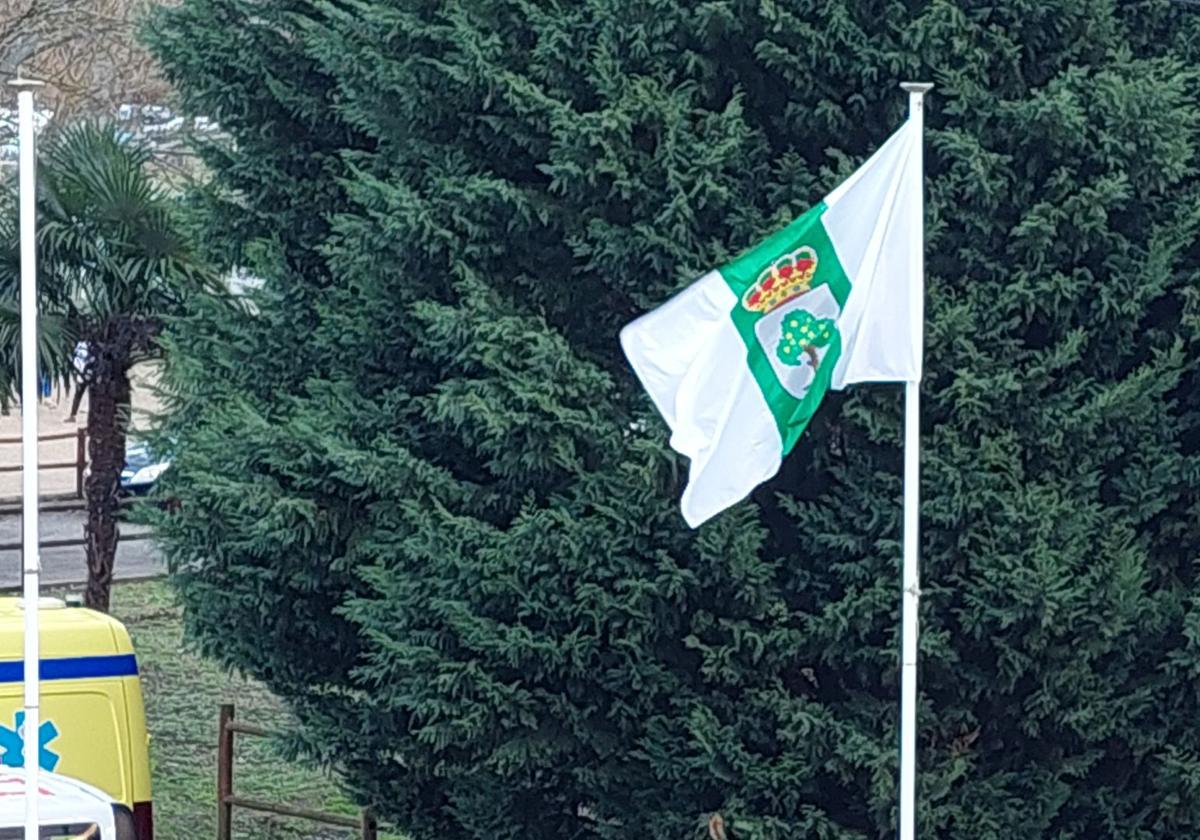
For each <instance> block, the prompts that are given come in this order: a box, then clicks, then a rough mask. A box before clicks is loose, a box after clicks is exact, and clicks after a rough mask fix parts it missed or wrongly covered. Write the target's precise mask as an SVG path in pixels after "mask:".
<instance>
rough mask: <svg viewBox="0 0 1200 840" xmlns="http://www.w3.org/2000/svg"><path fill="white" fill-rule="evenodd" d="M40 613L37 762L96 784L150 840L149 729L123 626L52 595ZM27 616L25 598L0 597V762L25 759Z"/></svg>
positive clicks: (136, 832) (9, 764) (136, 833)
mask: <svg viewBox="0 0 1200 840" xmlns="http://www.w3.org/2000/svg"><path fill="white" fill-rule="evenodd" d="M38 618H39V623H40V625H41V648H42V649H41V671H42V674H41V678H42V685H41V717H42V723H41V726H40V730H41V731H40V732H39V738H38V741H39V745H38V757H39V763H40V766H41V767H42V769H44V770H49V771H52V772H54V773H59V774H63V775H65V776H69V777H72V778H75V779H79V780H80V781H82V782H86V783H87V784H90V785H92V786H94V787H96V788H99V789H100V790H101V791H103V792H104V793H106V794H108V795H109V796H111V797H112V799H113V801H114V802H116V803H118V805H117V810H118V814H117V820H118V823H122V824H125V825H128V826H130V827H131V828H132V829H133V832H132V835H133V837H134V838H136V840H153V837H154V817H153V810H152V806H151V799H150V750H149V736H148V735H147V733H146V713H145V710H144V708H143V705H142V686H141V682H140V681H139V679H138V665H137V657H136V656H134V652H133V644H132V643H131V642H130V640H129V633H128V632H127V631H126V630H125V626H124V625H123V624H121V622H119V621H117V620H116V619H115V618H113V617H111V616H108V615H105V614H103V613H99V612H95V611H93V610H88V609H84V608H83V607H77V606H68V605H67V604H66V603H65V602H63V601H61V600H58V599H55V598H43V599H42V602H41V610H40V613H39V616H38ZM23 625H24V617H23V606H22V601H21V599H20V598H0V771H3V770H5V769H7V768H15V767H23V766H24V752H25V750H24V734H25V733H24V731H23V730H24V726H23V724H24V717H25V715H24V712H23V711H22V709H23V707H24V696H23V692H22V684H21V677H22V674H23V672H24V666H23V664H22V662H21V659H22V649H23V648H22V645H23V641H22V640H23ZM124 833H125V832H124V831H121V832H118V836H121V835H123V834H124Z"/></svg>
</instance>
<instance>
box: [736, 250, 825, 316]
mask: <svg viewBox="0 0 1200 840" xmlns="http://www.w3.org/2000/svg"><path fill="white" fill-rule="evenodd" d="M816 273H817V252H816V251H814V250H813V249H812V248H810V247H808V246H807V245H804V246H802V247H800V248H797V249H796V250H795V251H792V253H790V254H786V255H784V256H782V257H780V258H779V259H777V260H775V262H773V263H771V264H770V265H769V266H767V267H766V268H765V269H763V272H762V273H761V274H759V275H758V279H757V280H755V281H754V285H753V286H751V287H750V288H749V289H747V290H746V292H745V294H743V295H742V306H744V307H746V309H748V310H750V311H751V312H757V313H759V314H765V313H767V312H770V311H771V310H772V309H776V308H778V307H780V306H782V305H783V304H785V303H787V302H788V301H789V300H791V299H792V298H794V297H797V296H798V295H802V294H804V293H805V292H807V291H808V290H809V289H810V288H811V287H812V279H813V276H814V275H815V274H816Z"/></svg>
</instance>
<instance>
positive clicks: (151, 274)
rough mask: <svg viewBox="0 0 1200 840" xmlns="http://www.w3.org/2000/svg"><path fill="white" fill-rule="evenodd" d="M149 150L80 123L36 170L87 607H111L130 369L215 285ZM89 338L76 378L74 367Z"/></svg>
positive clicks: (14, 281)
mask: <svg viewBox="0 0 1200 840" xmlns="http://www.w3.org/2000/svg"><path fill="white" fill-rule="evenodd" d="M150 163H151V155H150V152H149V151H148V150H147V149H146V148H145V147H144V146H142V145H141V144H139V143H136V142H133V141H131V140H130V139H128V138H126V137H123V136H122V135H121V134H120V133H119V132H118V131H117V130H116V129H115V128H114V127H111V126H101V125H96V124H90V123H89V124H81V125H76V126H71V127H67V128H64V129H60V130H58V131H56V132H54V133H53V134H50V135H49V136H47V137H45V138H44V142H43V145H42V148H41V149H39V172H38V179H39V183H38V297H39V300H38V306H39V313H40V314H39V322H38V323H39V330H40V341H39V345H40V348H39V349H40V355H41V365H42V370H43V372H44V373H46V374H48V375H50V376H52V377H54V378H55V379H57V380H58V381H60V382H63V383H64V384H66V383H73V384H74V385H75V387H86V388H87V390H88V393H89V400H90V401H89V411H88V417H87V433H88V460H89V462H90V465H91V469H90V472H89V474H88V478H87V481H86V483H85V486H84V491H85V497H86V500H87V524H86V525H85V526H84V540H85V543H86V549H87V565H88V585H87V592H86V594H85V601H86V603H87V604H88V606H91V607H93V608H96V609H101V610H107V609H108V603H109V589H110V586H111V583H112V572H113V560H114V556H115V554H116V549H117V539H118V536H117V520H118V515H119V511H120V500H119V491H120V476H121V469H122V468H123V467H124V464H125V441H126V434H127V430H128V428H129V420H130V411H129V408H130V370H131V369H132V368H133V366H134V365H137V364H138V363H140V362H144V361H146V360H149V359H153V358H155V357H157V355H158V354H159V352H160V351H159V343H158V336H159V334H160V333H161V331H162V329H163V325H164V320H165V319H166V318H167V317H169V316H170V315H171V314H172V313H174V312H177V311H179V307H180V305H181V303H182V301H183V299H184V298H185V297H186V296H187V295H188V294H190V293H192V292H194V291H198V290H204V289H211V288H213V284H212V280H211V276H210V275H209V274H208V273H207V272H206V271H205V270H204V269H203V268H202V267H201V265H200V264H199V262H198V261H197V260H196V258H195V256H194V254H193V252H192V249H191V247H190V245H189V243H188V240H187V237H186V236H185V234H184V232H183V228H182V225H181V222H180V219H179V217H178V214H177V212H176V207H175V205H174V203H173V202H172V201H171V199H170V197H169V196H168V195H167V194H166V192H165V191H164V189H163V188H162V187H161V186H160V185H159V184H157V183H156V182H155V180H154V178H153V176H152V174H151V172H150V170H149V165H150ZM16 197H17V196H16V183H15V180H14V181H12V182H11V183H9V184H8V185H7V187H6V188H5V190H4V192H3V194H2V195H0V201H3V202H5V203H6V204H7V205H8V206H7V207H4V208H0V209H2V210H3V212H0V248H2V249H3V253H2V254H0V354H3V355H5V356H7V357H8V358H6V359H4V358H0V377H4V378H7V379H8V381H7V382H0V386H4V385H6V386H7V387H4V388H3V389H2V390H0V399H3V400H4V401H5V403H6V404H7V402H8V400H9V399H11V395H12V393H13V387H14V385H15V384H16V382H17V381H19V379H18V376H17V371H18V360H19V343H20V342H19V320H18V308H17V306H18V300H17V295H18V291H19V265H20V261H19V256H18V243H17V224H16V219H17V214H16V212H15V206H16ZM80 341H82V342H86V344H87V348H88V354H87V362H86V365H85V366H84V369H83V371H82V372H81V373H80V372H76V371H75V370H74V368H73V366H72V359H73V355H74V349H75V347H76V344H77V343H78V342H80Z"/></svg>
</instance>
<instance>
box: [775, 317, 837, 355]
mask: <svg viewBox="0 0 1200 840" xmlns="http://www.w3.org/2000/svg"><path fill="white" fill-rule="evenodd" d="M836 332H837V327H836V326H835V325H834V323H833V319H832V318H818V317H816V316H815V315H813V314H812V313H811V312H806V311H805V310H803V309H800V310H797V311H795V312H793V313H791V314H790V315H788V316H787V318H785V319H784V321H783V335H782V336H781V337H780V339H779V346H778V347H776V348H775V355H777V356H778V357H779V361H781V362H783V363H784V364H785V365H800V364H803V358H804V356H806V355H807V356H808V358H809V359H810V360H811V361H812V366H813V369H814V370H815V369H816V367H817V364H818V363H819V362H820V356H818V355H817V348H818V347H826V346H828V345H829V342H830V341H832V340H833V336H834V334H835V333H836Z"/></svg>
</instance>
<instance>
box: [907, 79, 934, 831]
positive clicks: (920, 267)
mask: <svg viewBox="0 0 1200 840" xmlns="http://www.w3.org/2000/svg"><path fill="white" fill-rule="evenodd" d="M900 87H902V88H903V89H904V90H906V91H908V118H909V119H910V120H913V121H915V122H916V132H917V138H918V143H924V141H925V136H924V130H925V112H924V102H925V94H926V93H928V92H929V90H930V89H931V88H932V87H933V85H931V84H928V83H925V82H905V83H904V84H902V85H900ZM917 160H918V162H919V163H918V171H920V173H921V182H920V186H919V189H920V190H921V197H920V200H919V203H918V206H919V207H920V208H921V215H922V221H921V247H920V248H917V249H916V250H915V252H914V253H913V260H914V261H915V263H916V264H915V265H914V266H913V272H912V275H913V277H915V278H916V280H917V282H918V283H920V285H921V288H920V289H919V290H918V293H919V297H918V303H917V307H918V314H919V315H920V317H919V318H917V319H916V321H917V323H918V324H920V325H921V326H922V327H923V326H924V324H925V314H924V294H925V292H924V286H925V225H924V213H925V200H924V192H925V164H924V157H923V153H922V150H921V148H918V149H917ZM922 346H923V345H922ZM921 352H922V353H923V352H924V350H923V349H922V351H921ZM918 370H919V368H918ZM920 466H921V382H920V380H919V379H918V380H916V381H912V382H907V383H905V386H904V571H903V579H904V601H903V606H902V608H901V616H900V623H901V641H900V832H899V834H900V840H916V836H917V629H918V617H919V612H918V611H919V609H920V603H921V574H920V540H919V535H920V511H921V475H920Z"/></svg>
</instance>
